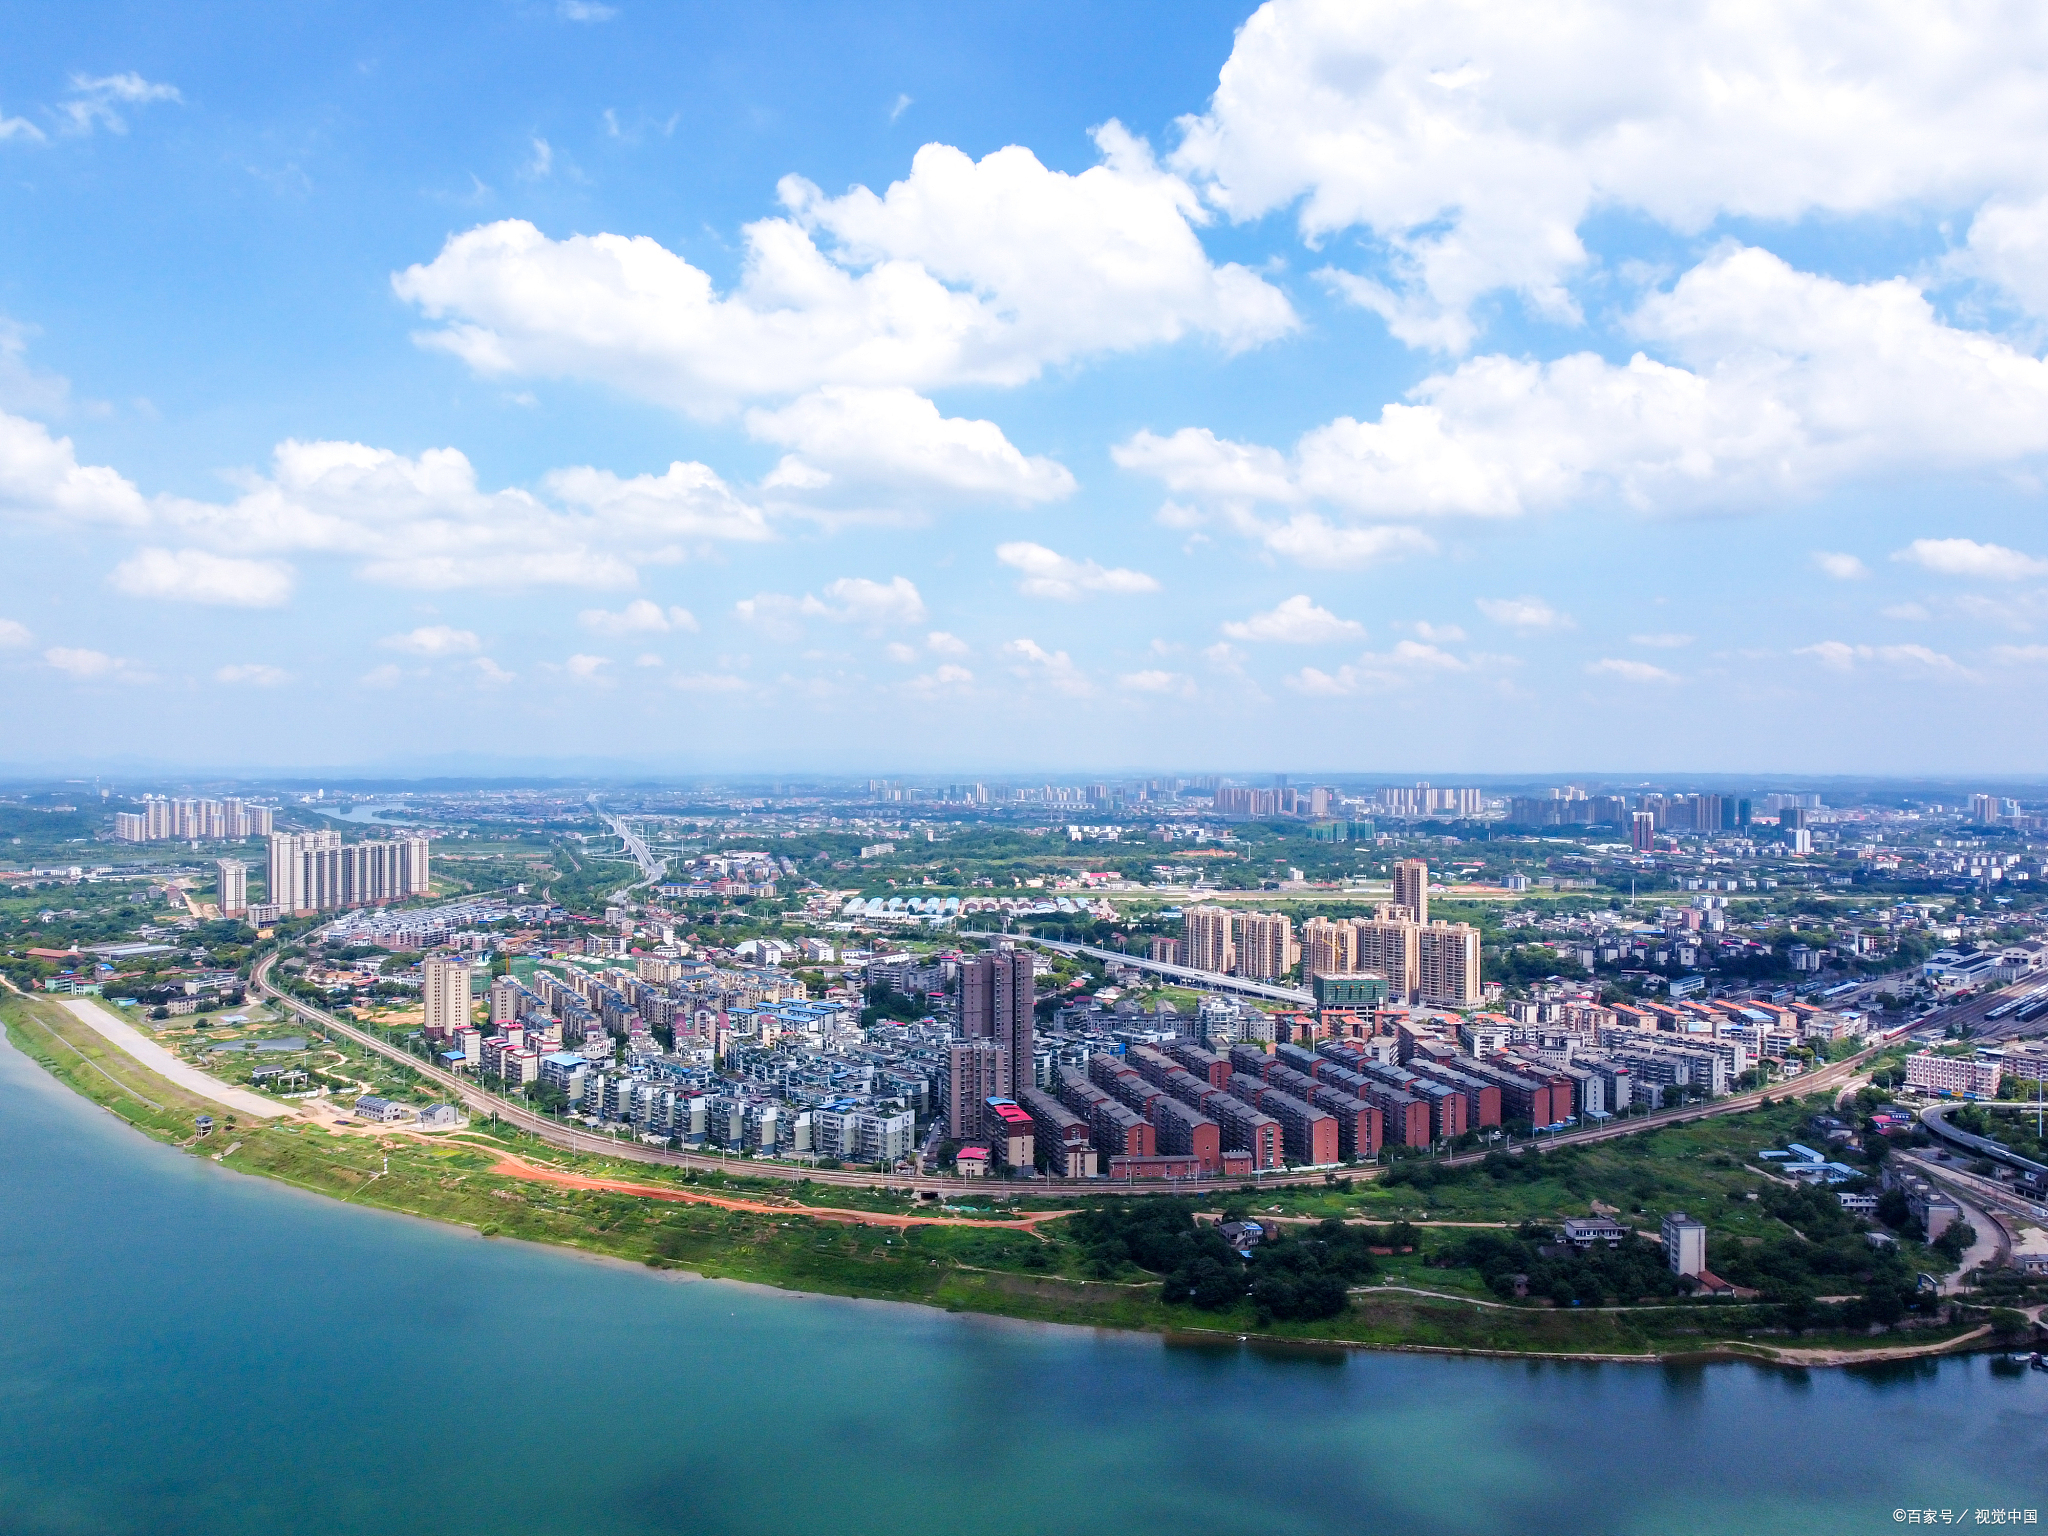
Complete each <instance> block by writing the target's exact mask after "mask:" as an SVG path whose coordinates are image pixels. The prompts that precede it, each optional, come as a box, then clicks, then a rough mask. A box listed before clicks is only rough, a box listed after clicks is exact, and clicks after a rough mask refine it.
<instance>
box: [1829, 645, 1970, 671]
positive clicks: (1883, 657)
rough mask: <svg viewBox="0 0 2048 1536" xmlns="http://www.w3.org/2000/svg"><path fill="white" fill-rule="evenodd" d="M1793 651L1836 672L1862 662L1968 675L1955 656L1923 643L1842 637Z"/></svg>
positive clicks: (1849, 668)
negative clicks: (1877, 642) (1882, 642)
mask: <svg viewBox="0 0 2048 1536" xmlns="http://www.w3.org/2000/svg"><path fill="white" fill-rule="evenodd" d="M1793 654H1794V655H1797V656H1811V657H1813V658H1814V660H1816V661H1818V662H1819V663H1820V664H1821V665H1822V666H1824V667H1827V668H1829V669H1831V670H1832V671H1836V672H1853V671H1855V670H1856V668H1857V666H1858V665H1859V664H1860V663H1863V662H1877V663H1879V664H1881V665H1883V666H1887V667H1891V668H1893V669H1896V670H1900V671H1905V672H1909V673H1919V674H1923V675H1934V676H1947V677H1967V676H1968V675H1969V673H1968V669H1967V668H1965V667H1964V666H1963V665H1962V664H1961V663H1960V662H1958V661H1957V660H1956V659H1955V658H1954V657H1952V656H1947V655H1944V654H1943V653H1942V652H1940V651H1937V650H1933V649H1931V648H1929V647H1927V646H1924V645H1850V644H1848V643H1847V642H1846V641H1842V640H1822V641H1819V642H1817V643H1816V644H1813V645H1803V646H1801V647H1799V649H1798V650H1796V651H1795V652H1794V653H1793Z"/></svg>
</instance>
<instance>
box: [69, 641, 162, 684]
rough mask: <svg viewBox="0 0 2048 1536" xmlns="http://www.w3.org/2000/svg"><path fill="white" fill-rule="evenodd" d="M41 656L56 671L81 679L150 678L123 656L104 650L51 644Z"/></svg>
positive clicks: (134, 680) (120, 680) (143, 680)
mask: <svg viewBox="0 0 2048 1536" xmlns="http://www.w3.org/2000/svg"><path fill="white" fill-rule="evenodd" d="M43 660H44V661H45V662H47V663H48V664H49V665H50V666H51V667H53V668H55V669H56V670H57V671H59V672H62V673H64V674H65V675H66V676H68V677H75V678H77V679H79V680H80V681H81V682H94V681H99V680H101V679H104V680H105V681H107V682H111V683H147V682H150V681H153V679H152V678H151V677H150V675H149V674H148V673H147V672H141V671H138V670H137V669H136V668H135V666H134V664H133V663H132V662H130V661H128V660H127V659H126V658H124V657H120V656H109V655H108V654H107V653H106V652H105V651H92V650H84V649H81V648H77V647H72V646H63V645H59V646H52V647H51V648H50V649H49V650H47V651H44V652H43Z"/></svg>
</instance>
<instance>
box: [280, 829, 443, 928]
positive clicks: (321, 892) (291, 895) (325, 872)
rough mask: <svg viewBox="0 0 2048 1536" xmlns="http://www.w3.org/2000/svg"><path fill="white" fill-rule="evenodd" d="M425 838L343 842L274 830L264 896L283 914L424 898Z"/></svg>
mask: <svg viewBox="0 0 2048 1536" xmlns="http://www.w3.org/2000/svg"><path fill="white" fill-rule="evenodd" d="M429 889H430V887H429V884H428V877H427V840H426V839H425V838H424V837H401V838H394V839H392V840H390V841H379V842H367V843H343V842H342V840H341V834H340V833H339V832H274V833H272V834H271V838H270V899H271V901H273V902H274V903H276V904H277V905H278V906H280V907H282V908H283V909H284V910H285V911H287V912H331V911H334V910H336V909H337V908H340V907H360V906H365V905H367V904H369V903H371V902H380V901H403V900H405V899H406V898H407V897H411V896H424V895H426V894H427V893H428V890H429Z"/></svg>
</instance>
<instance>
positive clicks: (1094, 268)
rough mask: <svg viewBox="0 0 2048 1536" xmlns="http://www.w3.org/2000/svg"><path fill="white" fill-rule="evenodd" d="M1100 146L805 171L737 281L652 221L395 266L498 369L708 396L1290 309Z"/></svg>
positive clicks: (1006, 357) (1157, 174)
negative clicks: (869, 181) (902, 172)
mask: <svg viewBox="0 0 2048 1536" xmlns="http://www.w3.org/2000/svg"><path fill="white" fill-rule="evenodd" d="M1096 142H1097V145H1098V146H1099V148H1100V151H1101V155H1102V161H1101V163H1100V164H1098V165H1096V166H1093V167H1091V168H1090V169H1088V170H1086V171H1083V172H1082V173H1081V174H1079V175H1078V176H1070V175H1067V174H1065V173H1064V172H1059V171H1052V170H1048V169H1047V168H1046V167H1045V166H1044V165H1042V164H1041V163H1040V162H1039V160H1038V158H1037V157H1036V156H1035V155H1033V154H1032V153H1031V151H1030V150H1028V149H1024V148H1022V147H1019V146H1015V145H1013V146H1011V147H1009V148H1007V149H1000V150H997V151H995V152H994V153H993V154H990V155H987V156H985V157H984V158H982V159H981V160H978V161H977V160H973V159H971V158H969V157H968V156H967V155H965V154H962V153H961V152H960V151H959V150H957V149H952V148H949V147H948V146H946V145H943V144H927V145H925V146H924V148H922V149H920V150H919V151H918V152H917V155H916V157H915V158H914V159H913V160H912V162H911V168H910V174H909V176H908V177H906V178H905V179H904V180H902V181H899V182H896V183H895V184H893V185H892V186H890V187H889V188H888V189H887V190H886V191H885V192H884V193H882V194H881V195H879V196H878V195H876V194H875V193H873V192H871V191H869V190H868V189H867V188H865V187H855V188H854V189H853V190H851V191H849V192H847V193H846V194H845V195H844V196H841V197H828V196H826V195H825V194H824V193H823V192H821V191H820V190H819V189H818V188H817V187H815V186H813V185H812V184H811V183H809V182H807V181H805V180H803V179H802V178H801V177H796V176H788V177H784V178H783V180H782V182H781V183H780V185H779V187H778V191H779V193H780V196H781V200H782V204H783V208H784V213H783V214H782V215H781V216H780V217H774V218H765V219H761V220H758V221H757V222H755V223H753V224H750V225H748V226H747V227H746V229H745V231H744V242H745V248H746V255H745V259H744V262H743V265H742V271H741V276H740V280H739V282H738V283H737V284H736V285H735V287H734V288H733V289H732V290H731V291H729V292H726V293H719V292H718V291H717V290H716V289H715V287H714V286H713V283H712V280H711V278H710V276H709V275H708V274H707V273H705V272H703V271H702V270H700V269H699V268H697V267H694V266H692V265H690V263H689V262H687V261H685V260H683V258H682V257H680V256H678V255H676V254H675V253H674V252H672V251H670V250H668V249H666V248H665V247H663V246H662V245H660V244H659V243H658V242H656V241H655V240H653V239H650V238H648V237H646V236H644V235H643V236H627V235H616V234H597V235H572V236H569V237H567V238H565V239H562V240H552V239H550V238H548V237H547V236H546V235H543V234H542V233H541V232H540V231H539V230H538V229H536V228H534V226H533V225H531V224H528V223H525V222H524V221H521V220H506V221H503V222H500V223H496V224H488V225H483V226H481V227H479V228H476V229H472V230H470V231H468V232H466V233H464V234H460V235H456V236H454V237H453V238H451V239H450V240H449V241H448V243H447V244H446V245H445V246H444V247H443V248H442V250H441V252H440V254H439V255H438V256H436V257H435V258H434V260H433V261H431V262H428V263H425V264H422V265H419V266H413V267H409V268H407V269H406V270H405V271H403V272H400V273H397V274H396V275H394V277H393V278H392V285H393V287H394V288H395V290H396V291H397V293H398V295H399V297H400V298H402V299H405V300H407V301H408V302H410V303H413V304H415V305H417V306H418V307H419V308H420V310H421V312H422V313H423V314H425V315H426V316H427V317H428V318H429V319H430V320H433V321H436V322H440V324H439V328H438V329H435V330H432V331H430V332H427V333H425V335H424V336H423V338H422V339H423V340H424V341H425V342H426V343H427V344H429V345H431V346H434V347H438V348H441V349H443V350H446V351H448V352H451V353H453V354H454V355H456V356H457V357H459V358H461V359H462V360H463V361H464V362H466V363H467V364H468V365H469V366H470V367H471V368H473V369H475V370H476V371H477V372H479V373H482V374H486V375H490V376H504V375H514V374H517V375H526V376H535V375H538V376H555V377H575V378H585V379H594V380H599V381H602V382H604V383H607V384H611V385H614V386H616V387H618V388H621V389H625V390H628V391H631V392H633V393H635V394H638V395H641V396H643V397H645V398H648V399H652V400H656V401H660V402H661V403H664V404H667V405H671V406H674V407H676V408H679V409H682V410H685V411H690V412H693V413H698V414H714V415H715V414H720V413H722V412H724V411H727V410H729V409H730V408H732V407H733V406H734V405H736V404H739V403H743V402H745V401H747V400H751V399H762V398H771V397H776V396H791V395H798V394H802V393H805V392H807V391H810V390H813V389H817V388H820V387H822V386H826V385H834V384H844V385H863V386H874V385H884V386H893V385H901V386H906V387H908V388H911V389H919V390H922V389H928V388H932V387H935V386H939V385H945V384H964V383H981V384H1020V383H1023V382H1025V381H1027V380H1029V379H1031V378H1034V377H1036V376H1037V374H1038V373H1039V372H1040V371H1041V370H1042V369H1043V368H1045V367H1047V366H1048V365H1054V364H1060V363H1065V362H1069V361H1074V360H1077V359H1080V358H1082V357H1085V356H1090V355H1096V354H1101V353H1108V352H1121V351H1129V350H1131V349H1134V348H1140V347H1148V346H1154V345H1158V344H1160V343H1165V342H1171V341H1175V340H1178V339H1179V338H1181V337H1183V336H1187V335H1204V336H1208V337H1211V338H1213V339H1215V340H1216V341H1218V342H1220V343H1221V344H1223V345H1224V346H1226V347H1233V348H1235V347H1245V346H1253V345H1256V344H1258V343H1260V342H1263V341H1267V340H1270V339H1271V338H1273V337H1275V336H1278V335H1281V334H1284V333H1285V332H1287V331H1288V330H1290V329H1292V328H1293V326H1294V325H1295V317H1294V312H1293V310H1292V308H1291V307H1290V306H1289V304H1288V302H1287V300H1286V298H1285V297H1284V296H1283V295H1282V294H1281V293H1280V291H1279V290H1278V289H1276V288H1274V287H1273V286H1271V285H1270V284H1268V283H1267V282H1266V281H1265V280H1264V279H1263V278H1261V277H1259V276H1257V275H1256V274H1254V273H1253V272H1251V271H1249V270H1248V269H1246V268H1244V267H1242V266H1238V265H1236V264H1234V263H1226V264H1223V265H1221V266H1218V265H1216V264H1213V263H1212V262H1210V260H1209V258H1208V256H1207V255H1206V253H1205V252H1204V251H1203V249H1202V245H1201V241H1200V239H1199V238H1198V237H1197V235H1196V233H1195V231H1196V227H1197V225H1199V224H1200V223H1202V222H1203V221H1204V219H1205V217H1206V215H1205V214H1204V212H1203V210H1202V207H1201V204H1200V201H1199V200H1198V199H1197V198H1196V196H1195V195H1194V193H1193V191H1192V190H1191V189H1190V188H1189V186H1188V185H1187V183H1186V182H1185V181H1183V180H1182V179H1181V178H1180V177H1178V176H1175V175H1172V174H1170V173H1168V172H1165V171H1163V170H1161V169H1160V167H1159V166H1158V165H1157V164H1156V163H1155V162H1154V160H1153V157H1152V154H1151V151H1150V150H1149V148H1147V147H1146V145H1145V144H1144V142H1143V141H1142V140H1139V139H1136V138H1134V137H1132V136H1131V135H1130V134H1129V133H1127V132H1126V131H1125V130H1124V129H1123V128H1121V127H1120V126H1118V125H1117V124H1115V123H1109V124H1105V125H1104V126H1103V127H1102V128H1100V129H1098V130H1097V131H1096Z"/></svg>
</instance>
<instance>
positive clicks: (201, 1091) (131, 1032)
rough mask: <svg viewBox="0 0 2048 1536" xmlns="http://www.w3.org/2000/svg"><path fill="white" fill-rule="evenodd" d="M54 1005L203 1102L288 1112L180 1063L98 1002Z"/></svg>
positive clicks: (254, 1111)
mask: <svg viewBox="0 0 2048 1536" xmlns="http://www.w3.org/2000/svg"><path fill="white" fill-rule="evenodd" d="M57 1006H58V1007H60V1008H62V1009H64V1010H65V1011H66V1012H67V1013H69V1014H71V1015H72V1017H74V1018H76V1019H77V1020H78V1021H79V1022H80V1023H82V1024H84V1025H85V1026H86V1027H87V1028H88V1029H90V1030H92V1031H93V1033H95V1034H97V1035H99V1036H100V1037H101V1038H103V1039H104V1040H106V1041H107V1043H108V1044H110V1045H114V1046H117V1047H119V1048H120V1049H121V1050H123V1051H126V1052H127V1053H128V1054H129V1055H130V1056H132V1057H134V1058H135V1059H136V1060H137V1061H139V1062H141V1063H142V1064H143V1065H144V1066H145V1067H147V1068H149V1070H150V1071H152V1072H154V1073H155V1074H156V1075H157V1076H158V1077H161V1078H164V1079H165V1080H166V1081H169V1082H173V1083H176V1084H177V1085H178V1086H179V1087H180V1088H183V1089H184V1090H185V1091H186V1092H187V1093H196V1094H198V1095H199V1097H201V1098H202V1099H210V1100H212V1101H213V1102H214V1103H215V1104H224V1105H226V1106H227V1107H228V1108H229V1109H234V1110H240V1111H241V1112H242V1113H243V1114H245V1115H255V1116H256V1117H257V1118H259V1119H263V1120H274V1119H276V1118H277V1117H278V1116H280V1115H288V1114H290V1113H291V1111H290V1110H288V1109H286V1108H285V1107H284V1106H283V1105H282V1104H279V1103H278V1102H276V1101H275V1100H274V1099H266V1098H264V1097H263V1096H262V1095H261V1094H258V1093H251V1092H250V1091H249V1090H248V1089H246V1088H236V1087H233V1086H232V1085H230V1084H228V1083H223V1082H221V1081H220V1080H219V1079H218V1078H213V1077H208V1076H207V1075H206V1074H205V1073H204V1072H202V1071H200V1070H199V1069H198V1068H197V1067H195V1066H192V1065H191V1064H190V1063H188V1062H185V1061H181V1060H180V1059H179V1058H178V1057H177V1056H175V1055H173V1054H172V1053H171V1052H169V1051H167V1050H165V1049H164V1048H163V1047H162V1046H160V1045H158V1044H157V1043H156V1042H155V1041H154V1040H152V1039H150V1038H149V1037H148V1036H147V1035H145V1034H143V1033H142V1031H141V1030H139V1029H137V1028H136V1027H135V1026H134V1025H132V1024H130V1023H129V1022H128V1021H127V1020H126V1019H123V1018H120V1017H119V1016H117V1015H116V1014H114V1013H113V1012H112V1011H110V1010H109V1009H106V1008H103V1007H101V1006H100V1004H99V1003H98V1001H97V1000H94V999H88V998H83V997H71V998H66V999H65V1000H64V1001H63V1002H61V1003H59V1004H58V1005H57Z"/></svg>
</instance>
